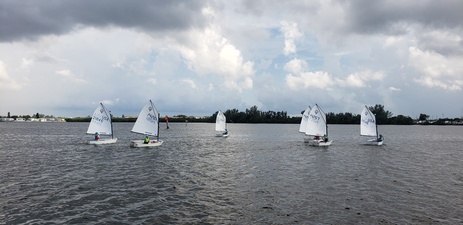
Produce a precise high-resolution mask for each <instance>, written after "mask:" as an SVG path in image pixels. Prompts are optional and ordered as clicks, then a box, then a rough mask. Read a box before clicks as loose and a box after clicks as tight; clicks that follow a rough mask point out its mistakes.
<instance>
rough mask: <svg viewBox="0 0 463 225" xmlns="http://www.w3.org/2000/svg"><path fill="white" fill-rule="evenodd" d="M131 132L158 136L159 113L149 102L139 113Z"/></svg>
mask: <svg viewBox="0 0 463 225" xmlns="http://www.w3.org/2000/svg"><path fill="white" fill-rule="evenodd" d="M132 132H134V133H138V134H144V135H151V136H159V112H158V110H157V109H156V107H154V105H153V102H152V101H151V100H150V101H149V102H148V103H147V104H146V105H145V106H144V107H143V108H142V110H141V111H140V114H139V115H138V118H137V121H135V124H134V125H133V128H132Z"/></svg>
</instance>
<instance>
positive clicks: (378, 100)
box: [0, 0, 463, 118]
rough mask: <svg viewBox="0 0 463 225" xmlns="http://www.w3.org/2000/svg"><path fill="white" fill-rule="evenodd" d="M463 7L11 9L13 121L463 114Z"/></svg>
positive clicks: (257, 0) (1, 37)
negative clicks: (222, 113)
mask: <svg viewBox="0 0 463 225" xmlns="http://www.w3.org/2000/svg"><path fill="white" fill-rule="evenodd" d="M462 11H463V1H461V0H441V1H433V0H415V1H409V0H401V1H371V0H352V1H349V0H332V1H325V0H320V1H316V0H313V1H301V0H294V1H279V0H278V1H275V0H267V1H263V0H247V1H244V0H243V1H241V0H231V1H204V0H183V1H182V0H179V1H165V0H145V1H144V0H140V1H129V0H127V1H124V0H118V1H113V0H99V1H91V0H80V1H71V0H47V1H44V0H23V1H17V0H0V115H1V116H6V114H7V113H8V112H11V114H12V115H31V114H35V113H37V112H38V113H41V114H46V115H55V116H87V115H90V114H92V113H93V111H94V109H95V108H96V106H97V104H98V103H99V102H103V103H104V104H105V105H106V106H107V108H109V109H110V110H112V112H113V114H114V115H115V116H121V115H122V114H124V115H138V112H139V111H140V109H141V108H142V107H143V106H144V104H145V103H146V102H147V101H148V100H149V99H151V100H153V102H154V104H155V105H156V107H157V108H158V109H159V110H160V111H161V114H163V115H165V114H167V115H171V116H172V115H178V114H186V115H211V114H213V113H214V112H215V111H217V110H219V109H221V110H226V109H234V108H236V109H239V110H241V111H244V110H245V109H246V108H249V107H251V106H253V105H256V106H257V107H258V108H259V109H260V110H262V111H268V110H273V111H287V112H288V114H290V115H297V114H299V113H300V112H301V111H302V110H304V109H305V108H306V107H307V106H309V105H313V104H315V103H318V104H319V105H320V106H321V107H322V108H323V109H324V111H326V112H335V113H339V112H353V113H360V111H361V110H362V107H363V105H368V106H373V105H375V104H382V105H384V106H385V109H386V110H389V111H391V112H392V113H393V114H394V115H399V114H402V115H407V116H411V117H412V118H416V117H417V116H418V115H419V114H420V113H425V114H428V115H431V117H432V118H434V117H452V118H453V117H462V116H463V90H462V89H463V13H462Z"/></svg>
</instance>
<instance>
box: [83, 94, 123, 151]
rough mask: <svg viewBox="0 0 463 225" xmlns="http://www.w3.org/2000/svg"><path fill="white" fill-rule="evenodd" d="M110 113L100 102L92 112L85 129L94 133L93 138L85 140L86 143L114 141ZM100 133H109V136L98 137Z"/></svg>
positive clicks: (99, 143)
mask: <svg viewBox="0 0 463 225" xmlns="http://www.w3.org/2000/svg"><path fill="white" fill-rule="evenodd" d="M111 119H112V118H111V114H110V113H109V111H108V110H106V108H105V107H104V105H103V103H100V105H98V107H97V108H96V109H95V112H93V116H92V120H91V121H90V125H89V126H88V129H87V134H94V135H95V138H91V139H87V140H85V143H86V144H92V145H101V144H111V143H116V141H117V138H114V134H113V124H112V120H111ZM100 135H111V138H100Z"/></svg>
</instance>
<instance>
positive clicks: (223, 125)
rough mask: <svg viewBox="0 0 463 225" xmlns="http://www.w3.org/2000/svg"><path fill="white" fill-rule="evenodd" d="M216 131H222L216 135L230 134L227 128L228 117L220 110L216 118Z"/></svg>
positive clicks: (225, 135)
mask: <svg viewBox="0 0 463 225" xmlns="http://www.w3.org/2000/svg"><path fill="white" fill-rule="evenodd" d="M215 131H218V132H220V133H217V134H216V135H215V136H216V137H228V135H229V133H228V130H227V118H226V117H225V115H224V114H223V112H222V111H220V110H219V112H218V113H217V117H216V118H215Z"/></svg>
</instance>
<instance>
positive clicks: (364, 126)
mask: <svg viewBox="0 0 463 225" xmlns="http://www.w3.org/2000/svg"><path fill="white" fill-rule="evenodd" d="M360 135H362V136H369V137H375V138H374V139H369V140H367V142H366V144H367V145H383V141H384V139H383V135H379V136H378V125H377V124H376V118H375V115H374V114H373V113H372V112H371V111H370V110H369V109H368V107H367V106H365V107H364V108H363V110H362V114H361V115H360Z"/></svg>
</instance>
